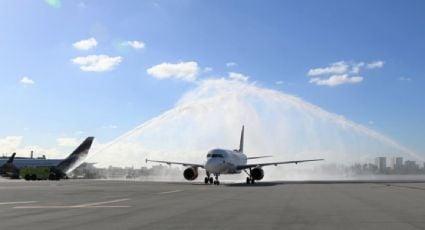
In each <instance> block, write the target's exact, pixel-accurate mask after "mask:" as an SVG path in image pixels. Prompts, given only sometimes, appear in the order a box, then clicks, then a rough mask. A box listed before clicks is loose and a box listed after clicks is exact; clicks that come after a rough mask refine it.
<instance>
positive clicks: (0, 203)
mask: <svg viewBox="0 0 425 230" xmlns="http://www.w3.org/2000/svg"><path fill="white" fill-rule="evenodd" d="M36 202H38V201H12V202H0V205H5V204H31V203H36Z"/></svg>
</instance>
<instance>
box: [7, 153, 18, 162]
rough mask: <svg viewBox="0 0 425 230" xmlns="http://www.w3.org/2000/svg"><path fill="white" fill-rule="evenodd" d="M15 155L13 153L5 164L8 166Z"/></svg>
mask: <svg viewBox="0 0 425 230" xmlns="http://www.w3.org/2000/svg"><path fill="white" fill-rule="evenodd" d="M15 155H16V153H13V154H12V156H10V158H9V159H8V160H7V162H6V164H10V163H12V162H13V161H14V160H15Z"/></svg>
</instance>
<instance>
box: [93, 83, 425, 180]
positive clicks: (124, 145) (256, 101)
mask: <svg viewBox="0 0 425 230" xmlns="http://www.w3.org/2000/svg"><path fill="white" fill-rule="evenodd" d="M243 124H245V126H246V137H245V138H246V139H245V145H246V146H245V153H246V154H247V155H248V156H256V155H273V156H274V160H295V159H303V158H307V159H308V158H325V159H326V163H351V162H372V161H373V159H374V158H375V157H377V156H381V155H386V156H404V157H406V158H409V159H415V160H422V158H421V157H419V156H418V155H417V154H416V153H415V152H413V151H412V150H409V149H408V148H407V147H405V146H403V145H401V144H399V143H397V142H396V141H394V140H393V139H391V138H389V137H387V136H385V135H383V134H381V133H379V132H377V131H374V130H372V129H370V128H368V127H366V126H364V125H361V124H357V123H355V122H353V121H350V120H348V119H346V118H344V117H342V116H339V115H337V114H334V113H331V112H328V111H326V110H324V109H322V108H320V107H318V106H316V105H313V104H311V103H308V102H306V101H304V100H302V99H300V98H298V97H295V96H293V95H289V94H286V93H282V92H280V91H276V90H272V89H268V88H266V87H263V86H260V85H258V84H256V83H250V82H244V81H237V80H229V79H224V78H223V79H210V80H202V81H199V82H198V85H197V86H196V87H195V88H194V89H192V90H190V91H189V92H187V93H186V94H185V95H184V96H182V98H181V99H180V100H179V102H177V103H176V105H175V107H174V108H172V109H170V110H168V111H166V112H164V113H162V114H160V115H158V116H157V117H154V118H152V119H151V120H148V121H146V122H144V123H142V124H141V125H140V126H137V127H135V128H134V129H132V130H130V131H128V132H127V133H125V134H124V135H122V136H120V137H118V138H117V139H115V140H113V141H111V142H110V143H107V144H102V145H98V146H97V148H95V149H93V151H92V152H91V156H90V157H89V159H88V161H93V162H97V163H98V165H99V166H103V167H107V166H109V165H116V166H134V167H140V166H143V165H144V159H145V158H152V159H167V160H170V161H171V160H173V161H184V162H196V163H203V162H204V161H205V155H206V153H207V151H208V150H210V149H212V148H217V147H222V148H228V149H234V148H236V147H237V146H238V141H239V140H238V138H239V130H240V128H241V126H242V125H243ZM265 160H266V159H263V161H265ZM315 164H320V162H319V163H313V164H305V165H297V166H284V167H285V168H286V169H288V170H292V169H295V168H301V169H302V170H304V169H308V170H310V169H312V168H313V167H315V166H314V165H315ZM281 170H282V169H281V167H280V168H274V167H273V168H270V169H268V170H267V171H268V172H271V174H272V175H276V176H279V175H280V174H281V173H280V172H281ZM267 174H270V173H266V176H267Z"/></svg>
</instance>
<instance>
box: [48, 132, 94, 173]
mask: <svg viewBox="0 0 425 230" xmlns="http://www.w3.org/2000/svg"><path fill="white" fill-rule="evenodd" d="M93 140H94V137H87V138H86V139H85V140H84V141H83V143H81V144H80V146H78V147H77V148H76V149H75V150H74V151H73V152H72V153H71V154H70V155H69V156H68V157H67V158H66V159H65V160H63V161H62V162H60V163H59V165H58V166H57V167H56V168H57V169H58V170H60V171H61V172H63V173H66V172H67V171H68V170H69V169H71V168H72V167H73V166H74V165H75V164H77V163H79V162H80V161H81V160H83V159H84V158H85V157H86V156H87V154H88V153H89V150H90V147H91V145H92V143H93Z"/></svg>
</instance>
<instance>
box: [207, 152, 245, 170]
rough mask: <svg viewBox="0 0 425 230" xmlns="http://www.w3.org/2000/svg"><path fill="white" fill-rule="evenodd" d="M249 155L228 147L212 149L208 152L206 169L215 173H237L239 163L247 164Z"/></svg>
mask: <svg viewBox="0 0 425 230" xmlns="http://www.w3.org/2000/svg"><path fill="white" fill-rule="evenodd" d="M247 159H248V158H247V156H246V155H245V154H244V153H242V152H239V151H235V150H227V149H212V150H211V151H209V152H208V154H207V161H206V162H205V170H206V171H207V172H208V173H213V174H236V173H240V172H241V171H240V170H237V168H236V167H237V166H238V165H246V163H247Z"/></svg>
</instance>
